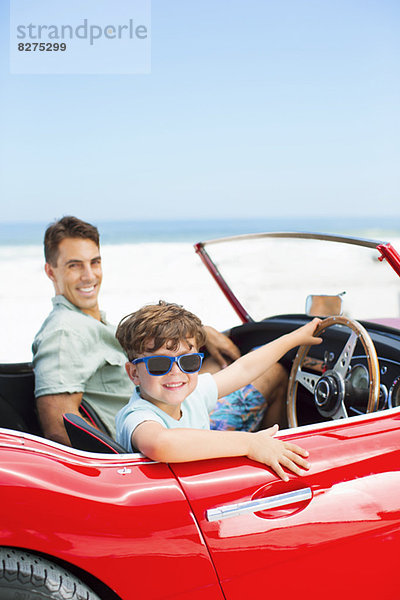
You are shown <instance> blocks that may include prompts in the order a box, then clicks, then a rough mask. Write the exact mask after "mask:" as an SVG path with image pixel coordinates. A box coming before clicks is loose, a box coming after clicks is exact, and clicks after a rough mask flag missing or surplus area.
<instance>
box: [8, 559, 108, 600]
mask: <svg viewBox="0 0 400 600" xmlns="http://www.w3.org/2000/svg"><path fill="white" fill-rule="evenodd" d="M0 598H1V600H15V599H16V598H23V600H100V598H99V596H98V595H97V594H95V593H94V592H92V590H91V589H90V588H88V587H87V586H86V585H85V584H84V583H82V581H80V580H79V579H78V578H77V577H75V575H72V574H71V573H68V571H65V569H63V568H62V567H59V566H58V565H55V564H53V563H51V562H50V561H48V560H46V559H45V558H42V557H40V556H35V555H34V554H29V553H28V552H23V551H20V550H15V549H14V548H0Z"/></svg>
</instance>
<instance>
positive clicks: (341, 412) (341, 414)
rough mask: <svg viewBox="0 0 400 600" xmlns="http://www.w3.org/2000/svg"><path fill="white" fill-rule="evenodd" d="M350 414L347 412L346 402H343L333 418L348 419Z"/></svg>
mask: <svg viewBox="0 0 400 600" xmlns="http://www.w3.org/2000/svg"><path fill="white" fill-rule="evenodd" d="M348 416H349V415H348V414H347V410H346V407H345V405H344V402H341V403H340V404H339V406H338V407H337V410H336V412H335V413H334V414H333V415H332V417H331V418H332V419H347V417H348Z"/></svg>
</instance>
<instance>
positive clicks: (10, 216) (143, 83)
mask: <svg viewBox="0 0 400 600" xmlns="http://www.w3.org/2000/svg"><path fill="white" fill-rule="evenodd" d="M56 1H57V0H55V2H56ZM58 1H59V0H58ZM64 1H65V2H67V1H68V0H64ZM127 1H128V0H127ZM109 2H110V3H111V4H112V0H109ZM151 12H152V18H151V39H152V42H151V54H152V64H151V72H150V74H148V75H11V74H10V69H9V49H8V45H9V8H8V2H7V0H0V22H1V30H0V48H1V59H0V60H1V62H0V106H1V112H0V133H1V135H0V168H1V176H0V194H1V211H0V220H1V221H15V220H21V219H23V220H32V221H49V220H51V219H53V218H55V217H59V216H61V215H62V214H68V213H72V214H77V215H79V216H81V217H82V218H87V219H89V220H90V219H92V220H94V219H96V220H102V219H136V218H143V219H146V218H153V217H156V218H196V217H201V218H209V217H219V218H222V217H224V216H225V215H229V216H230V217H244V216H246V217H256V216H268V215H272V216H282V215H285V214H292V215H316V216H321V215H327V216H329V215H337V214H341V215H346V214H347V215H349V216H351V215H356V214H358V213H360V214H362V215H379V214H382V215H386V216H388V215H393V217H396V216H399V215H400V209H399V206H400V198H399V189H400V186H399V184H400V169H399V165H400V152H399V144H400V142H399V140H400V119H399V106H400V77H399V72H400V69H399V67H400V35H399V31H400V3H399V2H398V0H374V1H370V0H335V1H334V0H213V1H211V0H153V2H152V9H151Z"/></svg>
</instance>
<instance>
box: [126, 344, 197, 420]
mask: <svg viewBox="0 0 400 600" xmlns="http://www.w3.org/2000/svg"><path fill="white" fill-rule="evenodd" d="M151 342H152V340H149V347H151ZM190 352H197V349H196V347H195V340H194V338H189V339H188V340H182V341H181V342H180V343H179V346H178V347H177V348H176V349H175V350H171V349H169V348H168V342H167V343H166V344H164V345H163V346H161V348H158V350H149V351H148V352H145V353H144V354H143V356H144V357H145V356H157V355H162V356H181V355H182V354H188V353H190ZM126 368H127V372H128V375H129V377H130V378H131V379H132V381H133V382H134V383H135V385H138V386H139V387H140V395H141V397H142V398H144V400H148V401H149V402H151V403H152V404H154V405H155V406H158V408H160V409H161V410H163V411H164V412H166V413H167V414H168V415H169V416H170V417H173V418H174V419H176V420H179V419H180V418H181V404H182V402H183V401H184V400H185V398H187V397H188V396H189V395H190V394H191V393H192V392H193V391H194V390H195V389H196V386H197V379H198V373H184V372H183V371H181V370H180V368H179V367H178V365H177V363H176V362H174V363H173V365H172V368H171V370H170V372H169V373H167V374H166V375H160V376H154V375H150V374H149V373H148V372H147V369H146V365H145V364H144V363H139V364H136V365H133V364H132V363H127V365H126Z"/></svg>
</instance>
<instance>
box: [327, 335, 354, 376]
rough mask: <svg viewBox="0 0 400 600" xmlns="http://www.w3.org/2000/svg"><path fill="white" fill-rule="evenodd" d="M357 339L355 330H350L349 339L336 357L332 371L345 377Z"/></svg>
mask: <svg viewBox="0 0 400 600" xmlns="http://www.w3.org/2000/svg"><path fill="white" fill-rule="evenodd" d="M357 341H358V335H357V334H356V332H355V331H352V332H351V334H350V336H349V339H348V340H347V342H346V344H345V346H344V348H343V350H342V352H341V354H340V356H339V358H338V359H337V361H336V363H335V366H334V367H333V371H336V373H339V375H341V376H342V377H343V378H345V377H346V374H347V371H348V370H349V366H350V361H351V359H352V358H353V354H354V350H355V348H356V344H357Z"/></svg>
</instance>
